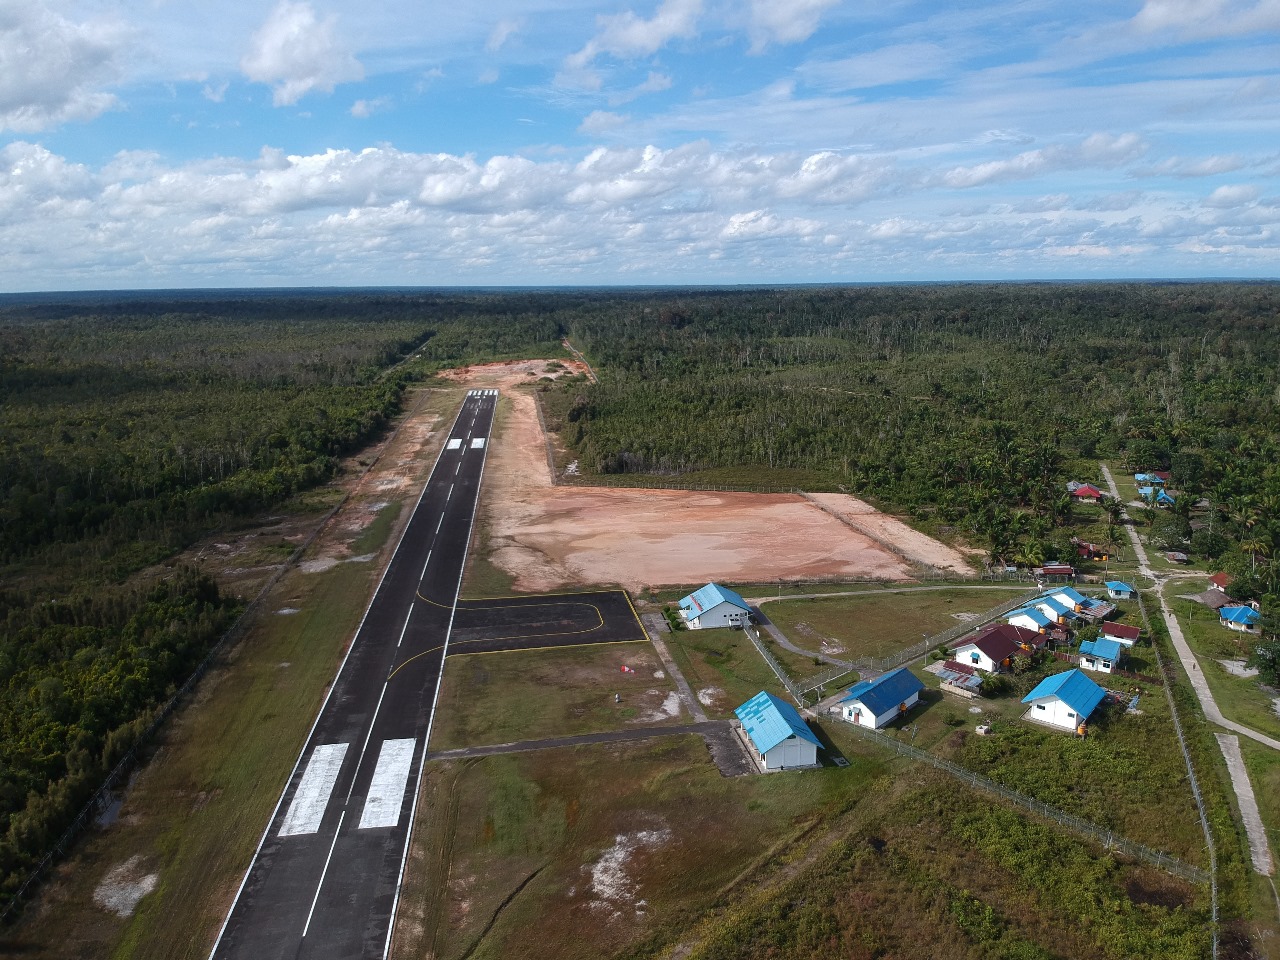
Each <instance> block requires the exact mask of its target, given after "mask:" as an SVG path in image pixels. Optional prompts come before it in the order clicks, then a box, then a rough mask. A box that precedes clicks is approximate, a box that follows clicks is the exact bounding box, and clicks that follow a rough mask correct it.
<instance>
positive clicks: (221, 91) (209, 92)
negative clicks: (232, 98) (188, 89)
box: [200, 80, 231, 103]
mask: <svg viewBox="0 0 1280 960" xmlns="http://www.w3.org/2000/svg"><path fill="white" fill-rule="evenodd" d="M230 86H231V84H230V82H229V81H226V80H224V81H222V83H218V84H213V83H206V84H205V85H204V86H203V87H201V88H200V96H202V97H204V98H205V99H206V100H208V101H210V102H212V103H221V102H222V101H223V99H224V98H225V97H226V95H227V89H228V88H229V87H230Z"/></svg>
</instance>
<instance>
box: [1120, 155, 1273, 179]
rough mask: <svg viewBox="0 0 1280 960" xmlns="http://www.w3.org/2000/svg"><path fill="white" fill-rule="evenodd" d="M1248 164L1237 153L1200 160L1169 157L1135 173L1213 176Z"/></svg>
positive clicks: (1146, 175) (1147, 175) (1165, 175)
mask: <svg viewBox="0 0 1280 960" xmlns="http://www.w3.org/2000/svg"><path fill="white" fill-rule="evenodd" d="M1248 165H1249V164H1248V162H1247V161H1246V160H1245V159H1244V158H1243V157H1240V156H1237V155H1235V154H1229V155H1214V156H1209V157H1201V158H1200V159H1198V160H1195V159H1190V158H1187V157H1167V158H1166V159H1164V160H1161V161H1160V162H1159V163H1155V164H1152V165H1151V166H1149V167H1144V168H1142V169H1140V170H1135V171H1134V173H1135V174H1136V175H1138V176H1144V177H1150V176H1156V177H1180V178H1182V177H1213V176H1217V175H1219V174H1223V173H1232V172H1234V171H1236V170H1240V169H1242V168H1244V167H1246V166H1248Z"/></svg>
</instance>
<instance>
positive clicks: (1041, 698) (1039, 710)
mask: <svg viewBox="0 0 1280 960" xmlns="http://www.w3.org/2000/svg"><path fill="white" fill-rule="evenodd" d="M1106 695H1107V691H1106V690H1104V689H1103V688H1102V687H1100V686H1098V685H1097V684H1096V683H1094V682H1093V681H1092V680H1090V679H1089V678H1088V677H1087V676H1085V675H1084V674H1083V673H1082V672H1081V671H1079V670H1068V671H1067V672H1066V673H1057V674H1054V675H1053V676H1052V677H1045V678H1044V679H1043V680H1041V681H1040V682H1039V683H1038V684H1037V685H1036V688H1035V689H1034V690H1032V691H1031V692H1030V693H1029V694H1027V695H1026V696H1025V697H1023V698H1022V702H1023V703H1026V704H1030V708H1029V709H1028V710H1027V712H1026V713H1024V714H1023V715H1022V718H1023V719H1024V720H1032V721H1034V722H1036V723H1043V724H1047V725H1048V726H1051V727H1057V728H1058V729H1059V730H1072V731H1079V730H1080V728H1082V727H1083V726H1084V724H1085V721H1087V720H1088V719H1089V715H1090V714H1092V713H1093V711H1094V709H1095V708H1096V707H1097V706H1098V704H1100V703H1101V702H1102V700H1103V698H1104V697H1105V696H1106Z"/></svg>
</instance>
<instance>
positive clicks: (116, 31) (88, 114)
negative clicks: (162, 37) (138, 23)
mask: <svg viewBox="0 0 1280 960" xmlns="http://www.w3.org/2000/svg"><path fill="white" fill-rule="evenodd" d="M126 42H127V34H126V31H125V30H124V28H122V27H121V26H120V25H119V24H116V23H113V22H109V21H86V22H84V23H73V22H72V21H70V20H68V19H66V18H65V17H63V16H62V15H61V14H59V13H57V12H55V11H54V10H53V9H51V8H50V7H49V6H47V5H45V4H43V3H31V4H19V3H6V4H4V5H3V6H0V130H14V131H18V132H23V133H31V132H36V131H40V130H46V129H48V128H50V127H54V126H57V125H59V124H61V123H65V122H67V121H71V120H90V119H92V118H94V117H96V116H98V115H99V114H101V113H103V112H104V111H106V110H110V109H111V108H113V107H115V106H116V105H117V100H116V98H115V97H114V96H113V95H112V94H110V93H107V92H106V91H104V90H103V89H102V88H103V87H104V86H106V85H108V84H110V83H111V82H112V81H114V80H116V79H118V78H119V76H120V74H121V62H122V59H123V56H124V48H125V44H126Z"/></svg>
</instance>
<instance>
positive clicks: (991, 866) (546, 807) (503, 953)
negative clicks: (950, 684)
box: [393, 737, 1207, 960]
mask: <svg viewBox="0 0 1280 960" xmlns="http://www.w3.org/2000/svg"><path fill="white" fill-rule="evenodd" d="M847 755H848V756H849V758H850V760H851V763H852V765H851V766H850V767H848V768H845V769H839V768H825V769H823V770H820V771H812V772H805V773H794V774H785V775H773V776H752V777H743V778H737V779H733V780H725V779H722V778H720V777H719V776H718V774H716V773H715V770H714V767H713V766H712V765H711V764H710V763H709V762H708V760H707V758H706V750H705V747H704V746H703V745H702V744H701V743H700V742H699V741H698V740H697V739H696V738H693V737H688V738H678V739H672V740H665V741H661V742H656V743H649V744H631V745H625V746H623V745H618V746H614V747H591V748H579V749H576V750H560V751H553V752H549V753H547V754H545V755H543V756H542V757H541V758H540V759H539V758H534V757H532V756H529V755H520V756H512V757H492V758H486V759H484V760H480V761H472V762H466V763H435V764H431V765H430V767H429V770H428V774H427V777H426V786H425V789H424V794H423V802H422V803H421V804H420V807H419V823H418V830H419V831H420V833H419V834H418V836H419V837H420V838H421V839H422V841H423V842H422V843H421V845H420V847H421V853H420V857H421V859H420V860H418V861H416V862H415V864H414V869H412V870H411V871H410V876H409V880H408V883H407V885H406V889H405V893H404V897H403V899H402V913H401V917H400V922H399V924H398V927H397V935H396V939H395V941H394V951H393V956H394V957H396V958H397V960H407V958H410V957H420V956H432V957H437V958H440V960H461V958H464V957H466V958H474V960H485V958H505V957H511V956H520V957H522V958H526V960H542V958H556V960H560V958H564V960H576V958H592V960H594V958H598V957H618V958H636V960H638V958H657V957H669V956H681V957H690V958H704V960H721V958H743V960H746V958H766V957H767V958H777V960H784V958H785V960H790V958H795V960H800V958H805V960H808V958H811V957H815V956H832V957H837V956H838V957H849V958H855V960H864V958H873V957H884V958H888V957H897V956H929V957H931V958H934V957H936V958H942V960H950V958H957V960H979V958H1023V960H1028V958H1031V960H1035V958H1052V957H1101V958H1115V960H1120V958H1125V960H1129V958H1135V960H1137V958H1156V957H1159V958H1162V960H1163V958H1178V960H1191V958H1198V957H1201V956H1203V955H1204V952H1205V949H1206V940H1207V936H1206V934H1205V930H1204V925H1205V909H1204V904H1203V903H1201V902H1200V901H1199V900H1198V899H1197V892H1196V891H1195V890H1193V889H1191V888H1189V887H1188V886H1187V885H1185V884H1183V883H1181V882H1180V881H1176V880H1174V879H1172V878H1170V877H1168V876H1166V875H1163V874H1161V873H1158V872H1156V871H1153V870H1149V869H1146V868H1143V867H1138V866H1133V865H1124V864H1120V863H1117V862H1116V861H1114V860H1112V859H1111V858H1110V857H1108V856H1107V855H1106V854H1105V853H1103V852H1102V851H1100V850H1099V849H1097V848H1095V847H1092V846H1090V845H1089V844H1087V843H1085V842H1083V841H1080V840H1078V839H1076V838H1074V837H1072V836H1069V835H1066V834H1062V833H1060V832H1057V831H1055V830H1053V829H1051V828H1048V827H1046V826H1042V825H1040V824H1039V823H1038V822H1036V821H1034V819H1033V818H1029V817H1027V816H1025V815H1023V814H1021V813H1018V812H1015V811H1012V810H1009V809H1007V808H1004V807H1002V806H1001V805H1000V804H999V803H998V802H996V801H993V800H991V799H989V798H986V797H984V796H982V795H979V794H973V793H971V792H970V791H968V790H967V789H966V788H964V787H963V786H960V785H959V784H954V783H949V782H948V783H943V784H938V783H937V782H936V778H935V777H933V776H931V775H930V774H929V772H927V771H922V770H920V769H919V768H916V767H913V766H911V765H910V764H907V763H905V762H903V761H888V760H887V759H877V758H875V757H867V756H865V755H863V754H862V753H860V752H858V751H856V750H855V751H849V752H848V754H847ZM890 763H891V764H892V769H893V770H894V771H895V772H894V774H893V776H892V777H890V776H888V775H886V772H887V769H888V767H887V766H886V765H887V764H890Z"/></svg>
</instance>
